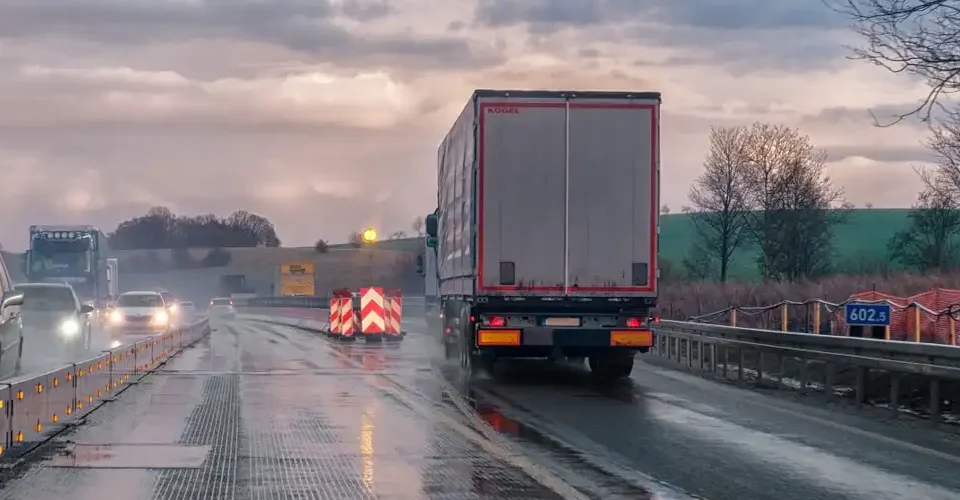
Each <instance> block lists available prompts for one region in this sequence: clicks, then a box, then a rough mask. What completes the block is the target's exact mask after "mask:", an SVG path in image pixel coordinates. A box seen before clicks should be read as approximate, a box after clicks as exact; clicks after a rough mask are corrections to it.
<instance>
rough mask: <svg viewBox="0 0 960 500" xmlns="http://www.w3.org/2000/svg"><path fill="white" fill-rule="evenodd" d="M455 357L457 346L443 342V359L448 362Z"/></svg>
mask: <svg viewBox="0 0 960 500" xmlns="http://www.w3.org/2000/svg"><path fill="white" fill-rule="evenodd" d="M456 355H457V346H456V345H454V344H453V343H452V342H448V341H446V340H444V341H443V359H445V360H447V361H450V360H452V359H453V358H454V357H456Z"/></svg>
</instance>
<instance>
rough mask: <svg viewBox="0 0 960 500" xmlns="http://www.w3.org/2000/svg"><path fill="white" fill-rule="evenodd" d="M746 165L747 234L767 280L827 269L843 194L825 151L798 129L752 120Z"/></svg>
mask: <svg viewBox="0 0 960 500" xmlns="http://www.w3.org/2000/svg"><path fill="white" fill-rule="evenodd" d="M746 148H747V158H748V162H747V166H746V168H745V169H744V173H743V175H744V182H745V191H744V192H745V193H747V194H746V196H747V203H746V205H747V207H748V209H749V210H748V211H747V212H746V217H747V222H748V227H749V232H750V237H751V239H752V240H753V242H754V243H755V244H756V246H757V247H758V248H759V249H760V258H759V262H758V265H759V267H760V271H761V275H762V276H763V277H764V278H767V279H774V280H778V281H781V280H788V281H794V280H797V279H800V278H806V277H812V276H816V275H818V274H822V273H824V272H826V270H827V268H828V266H829V265H830V257H831V253H832V249H831V240H832V229H833V227H834V225H835V224H836V223H838V222H840V221H841V220H842V219H843V216H844V213H843V212H838V211H834V210H831V207H833V206H836V205H837V204H838V203H839V202H840V201H841V200H842V198H843V191H842V190H840V189H837V188H835V187H834V186H833V184H832V182H831V181H830V178H829V177H827V176H826V175H825V173H824V168H825V165H826V152H824V151H822V150H820V149H817V148H815V147H814V146H813V145H812V144H811V143H810V139H809V138H808V137H807V136H805V135H802V134H800V132H799V131H798V130H795V129H791V128H788V127H784V126H773V125H767V124H754V125H753V126H752V127H751V128H750V129H749V131H748V138H747V146H746Z"/></svg>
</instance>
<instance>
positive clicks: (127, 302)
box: [117, 294, 163, 307]
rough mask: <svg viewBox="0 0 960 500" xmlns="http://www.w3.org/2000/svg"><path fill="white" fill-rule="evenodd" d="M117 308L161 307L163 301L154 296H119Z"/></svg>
mask: <svg viewBox="0 0 960 500" xmlns="http://www.w3.org/2000/svg"><path fill="white" fill-rule="evenodd" d="M117 307H163V299H162V298H161V297H160V295H154V294H149V295H148V294H136V295H134V294H131V295H121V296H120V298H118V299H117Z"/></svg>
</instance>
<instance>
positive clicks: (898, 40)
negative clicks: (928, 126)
mask: <svg viewBox="0 0 960 500" xmlns="http://www.w3.org/2000/svg"><path fill="white" fill-rule="evenodd" d="M825 1H826V2H827V3H828V5H830V6H831V7H832V8H833V9H834V10H836V11H838V12H840V13H842V14H844V15H845V16H847V17H848V18H849V19H850V20H852V21H853V25H854V29H855V31H856V32H857V33H858V34H859V35H860V36H861V37H862V38H863V39H864V41H865V42H866V43H865V45H864V46H862V47H859V48H854V49H852V50H853V54H854V57H855V58H857V59H861V60H864V61H868V62H870V63H872V64H874V65H877V66H880V67H883V68H886V69H887V70H889V71H891V72H893V73H908V74H912V75H915V76H919V77H920V78H922V79H923V80H924V81H926V83H927V85H928V86H929V87H930V90H929V91H928V93H927V95H926V96H924V97H923V99H922V100H921V102H920V104H918V105H917V106H916V107H915V108H914V109H912V110H911V111H909V112H907V113H904V114H901V115H899V116H898V117H897V119H896V120H895V121H894V122H893V123H896V122H899V121H901V120H902V119H904V118H906V117H907V116H910V115H914V114H919V115H920V116H921V118H923V119H924V120H929V118H930V113H931V111H932V109H933V107H934V106H935V105H936V104H937V102H938V101H939V99H940V98H941V97H942V96H943V95H946V94H952V93H955V92H957V91H958V90H960V9H958V6H957V2H956V1H955V0H825Z"/></svg>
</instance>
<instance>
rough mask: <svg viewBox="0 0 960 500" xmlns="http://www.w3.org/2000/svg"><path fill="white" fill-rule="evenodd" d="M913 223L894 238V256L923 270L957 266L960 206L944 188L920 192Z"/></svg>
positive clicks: (912, 214) (891, 241)
mask: <svg viewBox="0 0 960 500" xmlns="http://www.w3.org/2000/svg"><path fill="white" fill-rule="evenodd" d="M909 217H910V222H911V224H910V227H909V228H908V229H906V230H903V231H899V232H897V233H896V234H895V235H894V236H893V238H891V240H890V243H889V245H888V251H889V253H890V257H891V258H892V260H895V261H897V262H899V263H901V264H903V265H905V266H908V267H911V268H914V269H916V270H917V271H920V272H924V273H925V272H929V271H935V270H948V269H953V268H956V266H957V264H958V258H960V252H958V251H960V247H958V245H957V236H958V235H960V210H958V205H957V203H956V201H955V200H954V199H953V198H952V197H950V196H948V195H946V194H945V193H944V192H942V191H937V190H933V189H927V190H925V191H924V192H922V193H920V196H919V198H918V200H917V203H916V204H915V205H914V206H913V209H912V210H911V211H910V215H909Z"/></svg>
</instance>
